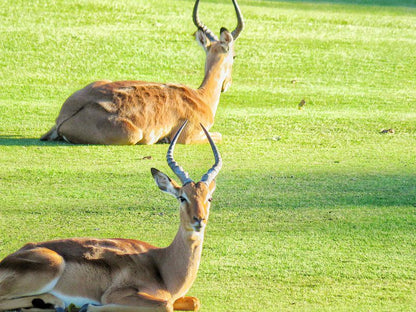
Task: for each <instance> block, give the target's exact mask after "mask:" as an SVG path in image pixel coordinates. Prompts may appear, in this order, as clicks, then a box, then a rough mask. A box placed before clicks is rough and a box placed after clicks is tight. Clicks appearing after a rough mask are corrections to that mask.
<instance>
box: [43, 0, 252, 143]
mask: <svg viewBox="0 0 416 312" xmlns="http://www.w3.org/2000/svg"><path fill="white" fill-rule="evenodd" d="M232 1H233V4H234V8H235V12H236V15H237V21H238V23H237V27H236V28H235V29H234V30H233V31H232V32H229V31H228V30H227V29H225V28H221V32H220V38H219V39H218V38H217V37H216V36H215V34H214V33H213V32H212V31H211V30H209V29H208V28H207V27H206V26H205V25H204V24H203V23H202V22H201V21H200V19H199V17H198V5H199V0H197V1H196V2H195V6H194V10H193V21H194V24H195V25H196V27H198V31H197V32H196V39H197V41H198V43H199V44H200V45H201V46H202V48H203V49H204V50H205V52H206V60H205V77H204V79H203V81H202V84H201V85H200V87H199V88H198V89H192V88H190V87H187V86H184V85H181V84H163V83H152V82H143V81H118V82H111V81H97V82H94V83H92V84H90V85H88V86H86V87H85V88H83V89H81V90H79V91H77V92H75V93H74V94H72V95H71V96H70V97H69V98H68V99H67V100H66V101H65V103H64V104H63V106H62V108H61V111H60V113H59V116H58V118H57V119H56V124H55V125H54V126H53V127H52V128H51V130H49V131H48V132H47V133H46V134H44V135H43V136H42V137H41V140H47V141H52V140H61V139H64V140H66V141H68V142H70V143H82V144H153V143H157V142H170V140H171V139H172V137H173V136H174V134H175V133H176V131H177V130H178V129H179V127H180V125H181V124H182V123H183V122H184V120H189V121H190V126H188V127H187V128H186V129H185V131H184V132H183V133H182V135H181V137H180V138H179V139H178V142H179V143H183V144H188V143H202V142H206V137H205V135H204V133H203V132H202V130H201V129H200V128H199V127H198V126H197V125H198V124H199V123H202V124H204V125H205V126H206V127H207V129H208V130H209V129H210V128H211V127H212V125H213V124H214V117H215V113H216V111H217V106H218V103H219V99H220V93H221V91H226V90H227V88H228V87H229V86H230V85H231V70H232V65H233V58H234V56H235V55H234V42H235V41H236V40H237V38H238V36H239V34H240V32H241V31H242V30H243V26H244V25H243V18H242V15H241V12H240V9H239V6H238V4H237V1H236V0H232ZM212 138H213V140H214V142H220V141H221V134H220V133H212Z"/></svg>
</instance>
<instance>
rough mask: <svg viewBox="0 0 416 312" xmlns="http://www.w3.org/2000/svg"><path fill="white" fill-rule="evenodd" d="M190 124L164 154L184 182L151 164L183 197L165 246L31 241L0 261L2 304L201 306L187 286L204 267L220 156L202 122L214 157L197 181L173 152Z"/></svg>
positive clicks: (125, 309)
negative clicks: (175, 227) (174, 230)
mask: <svg viewBox="0 0 416 312" xmlns="http://www.w3.org/2000/svg"><path fill="white" fill-rule="evenodd" d="M185 125H186V122H185V123H184V124H183V125H182V126H181V127H180V128H179V130H178V132H177V133H176V135H175V136H174V138H173V139H172V142H171V143H170V146H169V149H168V152H167V155H166V159H167V162H168V165H169V167H170V168H171V169H172V171H173V172H174V173H175V174H176V176H177V177H178V178H179V179H180V181H181V183H182V186H180V185H179V184H178V183H177V182H175V181H174V180H172V179H171V178H169V177H168V176H167V175H166V174H164V173H162V172H161V171H159V170H157V169H155V168H152V169H151V173H152V175H153V178H154V180H155V182H156V184H157V186H158V187H159V188H160V189H161V190H162V191H163V192H166V193H168V194H171V195H173V196H175V197H176V198H177V199H178V201H179V203H180V225H179V230H178V232H177V234H176V236H175V238H174V239H173V241H172V243H171V244H170V245H169V246H168V247H166V248H157V247H154V246H152V245H150V244H148V243H145V242H142V241H139V240H133V239H122V238H117V239H95V238H72V239H62V240H52V241H47V242H43V243H28V244H26V245H25V246H23V247H22V248H21V249H19V250H18V251H16V252H15V253H13V254H11V255H9V256H7V257H6V258H4V259H3V260H2V261H1V262H0V311H5V310H11V309H17V308H25V307H28V308H31V307H35V308H39V307H40V306H45V305H47V306H53V307H55V308H56V311H61V312H63V311H64V309H65V307H67V306H68V305H69V304H70V303H73V304H75V305H77V306H82V308H81V310H80V311H81V312H141V311H173V309H179V310H192V311H193V310H198V308H199V300H198V299H197V298H195V297H185V294H186V293H187V292H188V290H189V289H190V287H191V286H192V284H193V282H194V280H195V278H196V275H197V272H198V267H199V263H200V260H201V252H202V244H203V240H204V232H205V227H206V225H207V222H208V215H209V209H210V204H211V200H212V194H213V192H214V190H215V177H216V176H217V174H218V173H219V171H220V169H221V166H222V160H221V156H220V153H219V152H218V150H217V147H216V145H215V142H214V141H213V139H212V137H211V136H210V134H209V133H208V131H207V130H206V128H204V127H203V126H202V124H201V126H202V130H203V131H204V133H205V135H206V136H207V140H208V141H209V143H210V145H211V149H212V151H213V154H214V158H215V163H214V165H213V166H212V167H211V169H209V170H208V171H207V173H206V174H204V175H203V176H202V178H201V180H200V181H199V182H197V183H195V182H194V181H193V180H192V179H191V178H190V177H189V174H188V173H187V172H185V171H184V169H183V168H182V167H180V166H179V165H178V164H177V162H176V161H175V160H174V157H173V151H174V148H175V144H176V142H177V141H178V138H179V136H180V134H181V131H182V130H183V129H184V127H185Z"/></svg>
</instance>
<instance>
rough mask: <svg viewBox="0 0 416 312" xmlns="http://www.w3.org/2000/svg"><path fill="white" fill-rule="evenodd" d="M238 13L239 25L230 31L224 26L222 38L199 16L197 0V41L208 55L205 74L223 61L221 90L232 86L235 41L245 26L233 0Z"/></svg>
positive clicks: (195, 11)
mask: <svg viewBox="0 0 416 312" xmlns="http://www.w3.org/2000/svg"><path fill="white" fill-rule="evenodd" d="M232 1H233V4H234V8H235V12H236V15H237V27H236V28H235V29H234V30H233V31H232V32H229V31H228V30H227V29H226V28H224V27H222V28H221V30H220V38H219V39H218V37H217V36H216V35H215V34H214V33H213V32H212V31H211V30H210V29H209V28H208V27H207V26H205V25H204V24H203V23H202V22H201V20H200V19H199V17H198V6H199V0H196V2H195V6H194V11H193V21H194V24H195V26H196V27H198V31H197V32H196V39H197V42H198V43H199V44H200V45H201V46H202V48H203V49H204V51H205V53H206V55H207V57H206V61H205V74H206V75H207V74H208V73H209V71H210V69H211V68H214V67H217V66H214V65H215V64H218V63H222V66H221V75H220V78H219V79H220V80H221V81H222V84H221V92H225V91H227V89H228V88H229V87H230V86H231V82H232V79H231V72H232V66H233V62H234V57H235V53H234V42H235V41H236V40H237V38H238V36H239V35H240V33H241V31H242V30H243V27H244V22H243V16H242V14H241V11H240V8H239V6H238V4H237V1H236V0H232Z"/></svg>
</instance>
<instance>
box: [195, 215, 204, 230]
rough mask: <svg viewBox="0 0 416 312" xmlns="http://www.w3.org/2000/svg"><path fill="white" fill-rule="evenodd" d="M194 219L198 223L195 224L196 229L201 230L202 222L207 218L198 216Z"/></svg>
mask: <svg viewBox="0 0 416 312" xmlns="http://www.w3.org/2000/svg"><path fill="white" fill-rule="evenodd" d="M193 219H194V221H195V222H196V223H197V224H195V225H194V228H195V231H197V232H199V231H200V230H201V228H202V224H201V223H202V221H204V220H205V219H204V218H198V217H194V218H193Z"/></svg>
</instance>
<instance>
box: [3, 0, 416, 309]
mask: <svg viewBox="0 0 416 312" xmlns="http://www.w3.org/2000/svg"><path fill="white" fill-rule="evenodd" d="M240 5H241V9H242V11H243V14H244V17H245V20H246V28H245V30H244V32H243V33H242V34H241V36H240V38H239V40H238V43H237V44H236V53H237V56H238V57H237V59H236V61H235V65H234V70H233V81H234V84H233V86H232V88H231V90H230V91H229V92H228V93H226V94H223V96H222V98H221V102H220V106H219V109H218V112H217V117H216V123H215V125H214V128H213V130H214V131H219V132H221V133H222V134H223V138H224V142H223V143H222V144H220V145H219V149H220V151H221V153H222V155H223V158H224V167H223V170H222V171H221V173H220V175H219V177H218V181H217V182H218V187H217V191H216V193H215V194H214V202H213V207H212V210H211V217H210V223H209V225H208V228H207V234H206V241H205V246H204V252H203V259H202V263H201V267H200V271H199V275H198V278H197V280H196V282H195V284H194V286H193V287H192V289H191V292H190V293H191V294H192V295H196V296H198V297H200V299H201V301H202V304H203V309H202V311H256V312H257V311H411V310H414V307H415V306H416V263H415V259H416V239H415V231H416V76H415V73H416V54H415V51H416V9H415V7H416V5H415V2H414V1H410V0H409V1H382V0H380V1H376V0H374V1H326V2H321V1H319V2H312V1H309V2H301V1H287V2H279V1H254V0H252V1H243V0H241V1H240ZM192 6H193V1H179V0H178V1H168V0H162V1H161V0H158V1H153V0H151V1H148V0H134V1H133V0H122V1H110V0H103V1H93V0H76V1H58V0H57V1H48V0H38V1H31V2H27V1H23V0H18V1H16V0H14V1H11V0H5V1H2V2H0V12H1V13H0V15H1V20H2V22H1V23H0V51H1V54H0V164H1V166H0V195H1V202H0V258H1V257H4V256H5V255H7V254H8V253H10V252H12V251H14V250H16V249H17V248H19V247H20V246H21V245H22V244H24V243H25V242H27V241H40V240H49V239H53V238H63V237H74V236H97V237H129V238H138V239H141V240H145V241H148V242H151V243H153V244H155V245H160V246H164V245H167V244H169V243H170V241H171V239H172V238H173V236H174V234H175V232H176V229H177V224H178V212H177V203H176V201H175V200H174V199H173V198H171V197H169V196H168V195H165V194H162V193H161V192H160V191H159V190H158V189H157V187H156V185H155V184H154V182H153V180H152V178H151V175H150V168H151V167H156V168H159V169H161V170H163V171H164V172H166V173H169V174H170V175H172V174H171V173H170V171H169V169H168V166H167V164H166V163H165V153H166V149H167V146H166V145H154V146H130V147H129V146H123V147H118V146H70V145H67V144H64V143H56V144H53V143H43V142H40V141H38V138H39V137H40V135H41V134H43V133H44V132H46V131H47V130H48V129H49V128H50V127H51V126H52V125H53V122H54V119H55V118H56V116H57V114H58V112H59V109H60V107H61V105H62V103H63V101H64V100H65V99H66V97H68V96H69V95H70V94H71V93H72V92H74V91H75V90H77V89H79V88H81V87H83V86H84V85H86V84H87V83H89V82H91V81H94V80H98V79H111V80H123V79H141V80H149V81H161V82H162V81H163V82H181V83H184V84H188V85H190V86H194V87H197V86H198V85H199V83H200V82H201V80H202V75H203V63H204V53H203V51H202V50H201V49H200V48H199V47H198V46H197V44H196V43H195V42H194V40H193V39H192V37H191V34H192V33H193V31H194V26H193V24H192V21H191V11H192ZM201 8H202V10H203V11H202V12H201V18H202V19H203V20H204V22H205V23H206V24H208V26H209V27H210V28H212V29H213V30H215V31H216V32H217V31H218V30H219V28H220V27H221V26H227V27H229V28H232V27H234V25H235V18H234V14H233V12H232V6H231V4H230V3H227V2H226V1H202V3H201ZM294 82H295V83H294ZM302 99H305V101H306V106H305V109H304V110H298V109H297V105H298V103H299V102H300V101H301V100H302ZM388 128H393V129H394V130H395V133H394V134H380V133H379V132H380V130H381V129H388ZM149 155H150V156H152V159H143V157H144V156H149ZM177 158H178V160H179V161H180V163H181V164H182V165H183V166H184V167H186V168H187V170H188V171H189V172H190V173H191V175H192V177H194V179H198V178H199V177H200V176H201V175H202V174H203V173H204V172H205V170H206V169H207V168H208V167H209V166H210V165H211V164H212V156H211V152H210V149H209V147H208V146H206V145H202V146H179V147H178V149H177Z"/></svg>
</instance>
